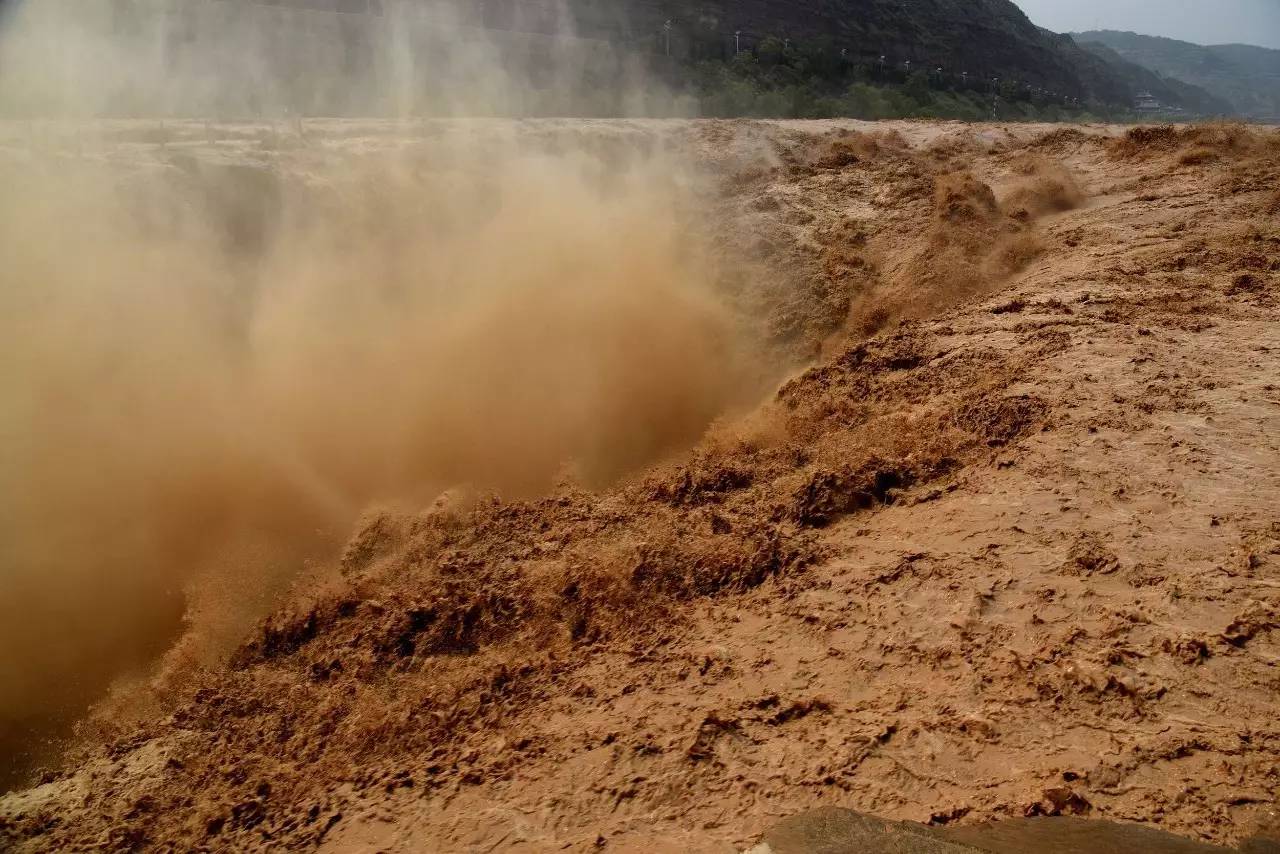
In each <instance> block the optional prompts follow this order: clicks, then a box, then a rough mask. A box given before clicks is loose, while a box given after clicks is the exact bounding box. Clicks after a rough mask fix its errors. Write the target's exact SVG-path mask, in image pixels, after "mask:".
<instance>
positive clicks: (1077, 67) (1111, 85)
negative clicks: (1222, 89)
mask: <svg viewBox="0 0 1280 854" xmlns="http://www.w3.org/2000/svg"><path fill="white" fill-rule="evenodd" d="M574 9H575V13H576V17H577V19H578V22H579V25H580V27H581V31H582V32H583V33H584V34H591V35H603V36H610V37H615V38H617V37H621V38H623V39H625V40H629V41H632V42H641V41H643V39H644V38H645V37H646V36H649V37H651V38H654V39H655V40H657V39H658V38H659V35H658V34H659V33H660V32H661V28H662V25H663V22H664V21H667V20H670V21H671V22H672V25H673V53H674V54H677V55H692V56H694V57H710V58H721V57H724V58H728V57H731V56H732V53H733V50H734V34H735V33H741V36H740V39H739V41H738V44H739V45H740V46H741V47H742V48H743V49H749V48H751V47H753V46H754V45H756V44H758V43H759V42H760V41H761V40H763V39H764V38H767V37H769V36H773V37H777V38H781V39H789V40H790V41H792V42H795V43H797V44H799V45H808V46H813V45H815V44H818V45H822V46H824V47H828V48H829V49H830V50H831V51H833V52H838V51H840V50H844V51H845V52H846V55H847V56H848V57H849V58H850V59H851V60H852V61H855V62H869V63H873V64H878V63H879V62H880V58H881V57H884V58H885V61H886V63H887V64H888V65H891V66H897V67H902V66H903V65H904V64H905V63H906V62H907V61H910V62H912V63H913V64H914V65H915V67H916V68H928V69H931V70H932V69H936V68H938V67H942V68H943V69H944V71H946V72H951V73H954V74H960V73H961V72H967V74H968V75H970V76H971V77H972V78H974V79H978V78H981V79H990V78H992V77H999V78H1002V79H1011V80H1019V81H1021V82H1024V83H1026V84H1028V85H1030V86H1036V87H1041V88H1044V89H1049V90H1053V91H1057V92H1060V93H1062V94H1063V95H1066V96H1070V97H1077V98H1080V99H1081V100H1087V99H1095V100H1098V101H1102V102H1106V103H1128V101H1129V99H1130V93H1129V91H1128V89H1127V87H1126V86H1125V84H1124V83H1123V81H1122V80H1120V79H1118V78H1117V76H1116V75H1114V74H1111V73H1109V72H1108V71H1107V70H1106V69H1102V68H1099V67H1098V66H1097V64H1096V63H1093V62H1091V61H1090V60H1089V57H1088V56H1087V55H1086V54H1085V53H1084V52H1083V51H1081V50H1080V48H1079V47H1078V46H1077V45H1076V44H1075V43H1074V42H1073V41H1072V40H1071V39H1070V38H1068V37H1065V36H1059V35H1056V34H1054V33H1050V32H1048V31H1046V30H1042V29H1041V28H1039V27H1037V26H1036V25H1035V24H1033V23H1032V22H1031V21H1030V20H1029V19H1028V18H1027V16H1026V15H1024V14H1023V13H1022V11H1021V10H1020V9H1019V8H1018V7H1017V6H1016V5H1014V4H1013V3H1011V2H1009V0H973V2H957V0H910V2H904V0H815V2H809V3H803V4H801V3H785V2H777V0H707V1H706V2H701V3H698V4H694V5H686V4H678V3H673V2H663V0H631V2H627V3H625V4H623V6H622V10H621V12H619V10H618V5H617V4H616V3H613V2H611V0H577V2H575V3H574Z"/></svg>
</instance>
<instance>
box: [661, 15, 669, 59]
mask: <svg viewBox="0 0 1280 854" xmlns="http://www.w3.org/2000/svg"><path fill="white" fill-rule="evenodd" d="M662 29H663V31H664V32H665V33H666V36H667V56H671V19H670V18H668V19H667V22H666V23H665V24H663V25H662Z"/></svg>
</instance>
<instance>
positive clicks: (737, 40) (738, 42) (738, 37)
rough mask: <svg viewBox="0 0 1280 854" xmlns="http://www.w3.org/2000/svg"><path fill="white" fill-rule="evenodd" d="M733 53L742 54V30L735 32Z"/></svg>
mask: <svg viewBox="0 0 1280 854" xmlns="http://www.w3.org/2000/svg"><path fill="white" fill-rule="evenodd" d="M733 52H734V54H739V53H742V30H734V32H733Z"/></svg>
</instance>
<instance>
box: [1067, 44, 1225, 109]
mask: <svg viewBox="0 0 1280 854" xmlns="http://www.w3.org/2000/svg"><path fill="white" fill-rule="evenodd" d="M1080 46H1081V47H1082V48H1084V49H1085V50H1086V51H1088V52H1089V53H1091V54H1093V55H1094V56H1095V57H1097V58H1098V59H1099V60H1101V61H1102V62H1103V63H1105V64H1106V66H1107V67H1108V68H1109V69H1110V70H1111V72H1112V73H1114V74H1117V75H1119V76H1121V77H1123V78H1124V80H1125V82H1126V83H1127V84H1128V86H1129V88H1130V90H1131V91H1133V92H1134V93H1135V95H1136V93H1138V92H1149V93H1150V94H1151V95H1152V96H1153V97H1154V98H1155V99H1156V100H1157V101H1159V102H1160V103H1161V104H1176V105H1177V106H1179V107H1182V108H1183V109H1184V110H1186V111H1187V112H1190V113H1193V114H1196V115H1199V116H1225V115H1232V114H1235V113H1237V112H1239V111H1238V110H1237V109H1236V106H1235V104H1233V103H1232V102H1231V101H1230V100H1228V99H1226V98H1222V97H1219V96H1217V95H1213V94H1211V93H1210V92H1208V91H1206V90H1204V89H1202V88H1200V87H1199V86H1193V85H1192V84H1190V83H1184V82H1183V81H1181V80H1178V79H1177V78H1174V77H1165V76H1163V75H1161V74H1157V73H1156V72H1154V71H1152V70H1150V69H1149V68H1145V67H1143V66H1141V65H1139V64H1137V63H1136V62H1130V61H1129V60H1127V59H1125V58H1124V57H1123V56H1122V55H1120V54H1119V53H1118V52H1117V51H1114V50H1112V49H1111V48H1109V47H1107V46H1106V45H1104V44H1100V43H1099V42H1087V41H1086V42H1081V43H1080Z"/></svg>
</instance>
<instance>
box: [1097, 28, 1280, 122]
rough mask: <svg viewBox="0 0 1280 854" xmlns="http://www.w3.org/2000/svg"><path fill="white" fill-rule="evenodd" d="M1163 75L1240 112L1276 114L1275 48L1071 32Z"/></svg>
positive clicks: (1279, 56) (1279, 75) (1279, 74)
mask: <svg viewBox="0 0 1280 854" xmlns="http://www.w3.org/2000/svg"><path fill="white" fill-rule="evenodd" d="M1075 37H1076V39H1077V40H1078V41H1080V42H1092V43H1096V44H1099V45H1105V46H1106V47H1107V48H1110V49H1111V50H1113V51H1115V52H1116V53H1118V54H1119V55H1120V56H1122V57H1123V58H1124V59H1127V60H1128V61H1130V62H1134V63H1137V64H1138V65H1141V66H1143V67H1144V68H1148V69H1150V70H1152V71H1154V72H1156V73H1158V74H1161V75H1164V76H1166V77H1175V78H1177V79H1179V80H1184V81H1186V82H1187V83H1192V84H1195V85H1196V86H1199V87H1201V88H1203V89H1205V90H1207V91H1208V92H1210V93H1212V94H1213V95H1215V96H1217V97H1219V98H1225V99H1226V100H1228V101H1230V102H1231V103H1232V104H1233V105H1234V107H1235V108H1236V110H1237V111H1238V112H1239V113H1240V114H1241V115H1244V116H1247V117H1249V118H1254V119H1263V120H1267V119H1269V120H1276V119H1278V118H1280V50H1271V49H1269V48H1263V47H1254V46H1252V45H1243V44H1227V45H1209V46H1204V45H1198V44H1192V43H1191V42H1184V41H1177V40H1176V39H1166V38H1157V37H1154V36H1143V35H1138V34H1136V33H1123V32H1116V31H1114V30H1094V31H1091V32H1086V33H1076V34H1075Z"/></svg>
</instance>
